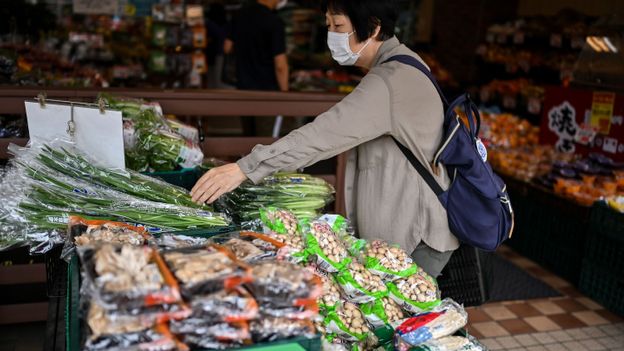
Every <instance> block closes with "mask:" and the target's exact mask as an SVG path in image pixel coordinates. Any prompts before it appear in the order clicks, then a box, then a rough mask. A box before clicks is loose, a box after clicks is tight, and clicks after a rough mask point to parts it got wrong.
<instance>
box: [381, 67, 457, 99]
mask: <svg viewBox="0 0 624 351" xmlns="http://www.w3.org/2000/svg"><path fill="white" fill-rule="evenodd" d="M392 61H396V62H400V63H402V64H404V65H408V66H412V67H414V68H416V69H417V70H419V71H421V72H422V73H423V74H424V75H426V76H427V78H429V80H430V81H431V83H432V84H433V86H434V87H435V88H436V90H437V91H438V95H440V99H442V103H443V104H444V108H447V107H449V103H448V100H447V99H446V96H444V93H443V92H442V89H441V88H440V85H439V84H438V81H437V80H436V79H435V77H434V76H433V74H432V73H431V71H430V70H429V69H428V68H427V66H425V65H424V64H423V63H422V62H420V61H419V60H418V59H417V58H415V57H413V56H409V55H395V56H392V57H390V58H389V59H387V60H386V61H384V62H383V63H382V64H384V63H388V62H392Z"/></svg>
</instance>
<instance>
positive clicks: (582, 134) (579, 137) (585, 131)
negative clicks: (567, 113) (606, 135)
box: [574, 124, 597, 145]
mask: <svg viewBox="0 0 624 351" xmlns="http://www.w3.org/2000/svg"><path fill="white" fill-rule="evenodd" d="M596 134H597V133H596V129H594V128H592V127H591V126H588V125H586V124H582V125H581V127H580V128H579V130H578V131H577V132H576V135H575V136H574V141H575V142H576V143H578V144H581V145H589V144H591V143H593V142H594V139H595V138H596Z"/></svg>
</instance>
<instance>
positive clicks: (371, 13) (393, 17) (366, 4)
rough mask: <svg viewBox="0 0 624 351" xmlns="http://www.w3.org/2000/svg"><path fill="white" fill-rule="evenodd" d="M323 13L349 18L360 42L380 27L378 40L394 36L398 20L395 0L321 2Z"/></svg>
mask: <svg viewBox="0 0 624 351" xmlns="http://www.w3.org/2000/svg"><path fill="white" fill-rule="evenodd" d="M321 8H322V9H323V13H326V12H327V11H329V12H330V13H332V14H336V15H345V16H347V17H349V20H351V23H352V24H353V28H354V29H355V38H356V39H357V40H358V42H362V41H364V40H366V39H367V38H370V37H371V36H372V35H373V34H374V33H375V29H376V28H377V26H380V27H381V29H380V31H379V35H378V36H377V39H378V40H381V41H384V40H388V39H390V38H392V37H393V36H394V27H395V24H396V21H397V18H398V10H397V5H396V1H395V0H322V2H321Z"/></svg>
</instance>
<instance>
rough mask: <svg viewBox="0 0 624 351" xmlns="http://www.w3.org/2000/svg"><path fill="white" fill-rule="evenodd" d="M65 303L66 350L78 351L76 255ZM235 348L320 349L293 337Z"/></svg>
mask: <svg viewBox="0 0 624 351" xmlns="http://www.w3.org/2000/svg"><path fill="white" fill-rule="evenodd" d="M67 277H68V279H67V297H66V299H67V304H66V309H65V338H66V343H65V344H66V351H79V350H80V349H81V347H80V346H81V345H80V343H81V335H82V332H83V331H82V324H81V323H80V319H79V309H80V265H79V262H78V256H77V255H74V256H73V257H72V258H71V261H70V263H69V265H68V267H67ZM235 350H255V351H265V350H266V351H269V350H270V351H298V350H299V351H320V350H321V338H320V336H317V337H316V338H312V339H309V338H304V337H300V338H293V339H288V340H281V341H275V342H271V343H263V344H256V345H251V346H247V347H243V348H236V349H235Z"/></svg>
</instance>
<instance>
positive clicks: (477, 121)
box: [384, 55, 514, 251]
mask: <svg viewBox="0 0 624 351" xmlns="http://www.w3.org/2000/svg"><path fill="white" fill-rule="evenodd" d="M390 61H397V62H400V63H403V64H406V65H409V66H412V67H414V68H416V69H418V70H420V71H421V72H423V73H424V74H425V75H426V76H427V77H428V78H429V79H430V80H431V82H432V83H433V85H434V86H435V88H436V90H437V91H438V93H439V94H440V98H441V99H442V102H443V103H444V108H445V109H446V113H445V117H444V130H445V133H444V138H443V139H442V140H443V142H442V145H441V146H440V149H439V150H438V152H437V153H436V156H435V157H434V159H433V162H432V163H431V166H432V168H433V169H434V170H435V169H437V168H438V167H439V166H440V165H443V166H444V167H446V170H447V171H448V174H449V175H450V177H451V180H452V182H451V185H450V187H449V188H448V190H446V191H444V189H442V187H441V186H440V185H439V184H438V183H437V181H436V180H435V178H434V177H433V175H432V174H431V173H430V172H429V171H428V170H427V168H426V167H425V166H424V165H423V164H422V163H420V161H419V160H418V159H417V158H416V156H414V154H413V153H412V152H411V151H410V150H409V149H408V148H407V147H405V146H404V145H402V144H401V143H400V142H399V141H398V140H396V139H394V142H395V143H396V144H397V146H398V147H399V149H401V151H402V152H403V154H405V156H406V157H407V159H408V160H409V161H410V163H411V164H412V165H413V166H414V168H415V169H416V170H417V171H418V173H419V174H420V175H421V176H422V177H423V178H424V180H425V182H426V183H427V184H428V185H429V187H430V188H431V189H432V190H433V192H434V193H435V194H436V195H437V196H438V199H440V202H442V205H443V206H444V208H446V212H447V215H448V223H449V228H450V229H451V232H452V233H453V234H454V235H455V236H456V237H457V239H459V241H461V242H463V243H465V244H468V245H470V246H474V247H476V248H479V249H482V250H486V251H494V250H496V248H497V247H498V246H499V245H500V244H501V243H502V242H503V241H505V240H506V239H508V238H510V237H511V235H512V232H513V227H514V214H513V209H512V207H511V201H510V200H509V195H508V194H507V191H506V186H505V183H504V182H503V181H502V180H501V179H500V178H499V177H498V176H497V175H496V174H494V172H493V171H492V167H491V166H490V165H489V164H488V163H487V150H486V148H485V146H484V145H483V143H482V142H481V139H479V129H480V128H481V117H480V115H479V110H478V108H477V106H476V105H475V104H474V103H473V102H472V101H471V100H470V97H469V96H468V95H463V96H460V97H459V98H457V99H456V100H455V101H454V102H453V103H451V104H449V103H448V100H446V98H445V97H444V94H443V93H442V90H441V89H440V86H439V85H438V83H437V81H436V80H435V78H434V77H433V75H432V74H431V72H429V70H428V69H427V67H426V66H425V65H423V64H422V63H421V62H420V61H418V59H416V58H414V57H412V56H408V55H397V56H393V57H391V58H390V59H388V60H387V61H385V62H390ZM385 62H384V63H385ZM458 107H459V108H463V110H464V112H465V113H466V116H467V117H468V124H469V127H468V126H466V125H465V124H464V123H463V122H462V121H461V119H460V118H459V116H458V115H457V113H456V112H455V109H456V108H458Z"/></svg>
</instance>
